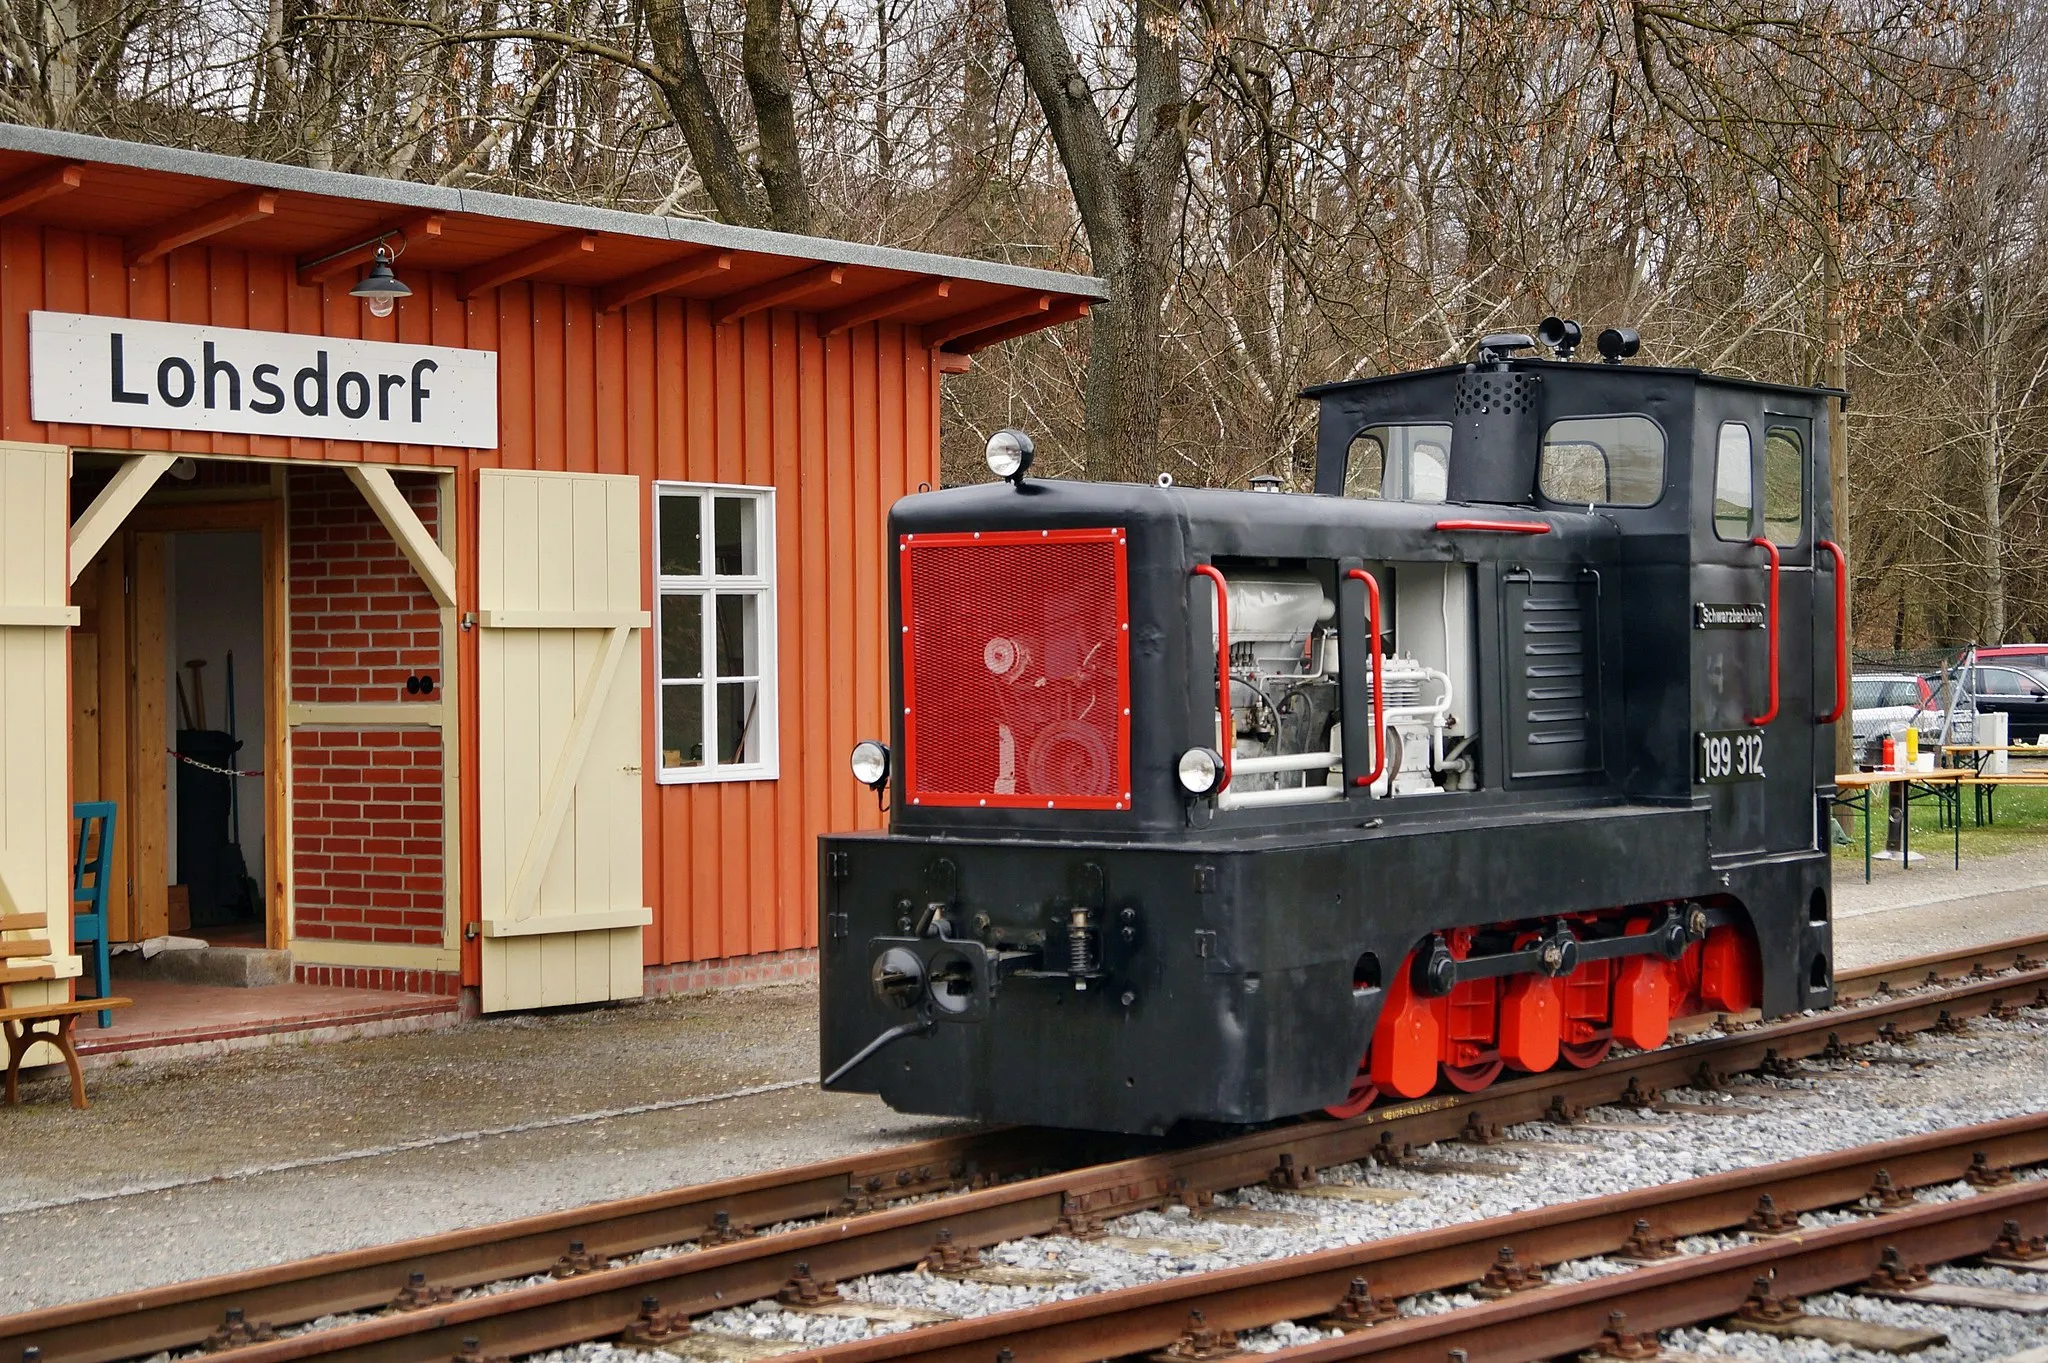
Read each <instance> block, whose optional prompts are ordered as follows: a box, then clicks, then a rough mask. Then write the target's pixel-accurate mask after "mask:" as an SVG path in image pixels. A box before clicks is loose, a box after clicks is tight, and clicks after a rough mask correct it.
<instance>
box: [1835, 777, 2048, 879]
mask: <svg viewBox="0 0 2048 1363" xmlns="http://www.w3.org/2000/svg"><path fill="white" fill-rule="evenodd" d="M1871 795H1872V799H1871V810H1870V812H1871V817H1872V819H1873V822H1872V824H1871V826H1870V846H1871V850H1872V851H1877V852H1881V851H1883V850H1884V832H1885V796H1884V791H1882V790H1879V789H1873V790H1872V792H1871ZM1975 798H1976V797H1975V796H1973V795H1972V794H1971V793H1970V791H1969V790H1968V789H1964V790H1963V791H1962V808H1963V835H1962V842H1963V859H1964V860H1965V861H1968V860H1969V859H1970V858H1971V857H1973V856H1976V857H1995V856H2000V855H2002V854H2004V853H2007V852H2018V851H2022V850H2024V849H2026V848H2029V847H2038V846H2040V845H2041V843H2042V841H2043V839H2044V838H2048V787H2044V786H2006V787H2004V788H2002V789H1998V791H1997V796H1996V812H1997V818H1998V822H1997V823H1995V824H1986V825H1985V826H1984V827H1982V828H1979V827H1978V826H1977V818H1976V809H1975V805H1974V800H1975ZM1912 810H1913V850H1914V851H1916V852H1922V853H1925V854H1926V855H1928V856H1930V857H1931V856H1934V855H1936V854H1937V853H1938V852H1939V853H1947V852H1949V851H1950V849H1952V848H1953V847H1954V845H1955V844H1954V843H1953V842H1952V841H1951V838H1952V837H1953V836H1954V835H1953V834H1952V833H1951V832H1950V831H1949V830H1948V829H1947V828H1945V827H1943V826H1942V825H1941V823H1940V817H1941V810H1940V806H1939V805H1938V804H1937V803H1936V802H1935V801H1933V800H1930V799H1916V800H1914V801H1913V805H1912ZM1835 856H1836V857H1837V858H1838V859H1842V860H1846V861H1853V862H1857V863H1859V864H1860V863H1861V862H1862V860H1863V824H1862V819H1861V816H1860V815H1859V816H1855V817H1854V818H1852V821H1851V824H1850V830H1849V844H1848V845H1847V846H1842V845H1840V844H1837V845H1836V847H1835Z"/></svg>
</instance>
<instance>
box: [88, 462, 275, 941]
mask: <svg viewBox="0 0 2048 1363" xmlns="http://www.w3.org/2000/svg"><path fill="white" fill-rule="evenodd" d="M284 513H285V504H284V498H283V497H281V496H277V495H275V494H273V495H271V496H266V497H242V498H238V499H236V500H232V501H213V502H199V503H194V504H192V505H187V506H140V507H137V508H136V509H135V510H134V511H132V512H130V513H129V516H128V519H127V522H126V523H125V524H124V525H123V526H122V528H121V533H122V534H123V536H125V537H129V539H130V544H131V551H130V552H131V554H132V552H133V550H132V543H133V537H135V536H139V535H152V534H168V535H190V534H206V533H209V532H228V531H250V530H254V531H257V532H258V533H260V534H261V536H262V546H263V547H262V555H263V569H262V571H263V689H264V716H263V886H264V893H263V920H264V925H263V938H264V944H265V945H266V946H269V947H271V948H273V949H275V950H284V949H286V948H288V947H289V946H290V945H291V921H292V917H291V882H290V877H289V875H288V873H287V869H286V868H287V867H288V866H289V865H290V858H289V856H288V855H287V850H288V849H287V848H286V846H285V839H286V837H287V836H288V829H289V826H290V825H289V819H288V818H287V809H286V801H287V799H288V798H289V796H290V790H289V787H288V784H287V782H286V780H285V706H286V676H285V648H286V635H285V627H286V620H285V607H286V584H285V514H284ZM143 708H144V707H142V706H141V705H139V704H135V703H132V702H131V704H130V706H129V713H130V715H131V717H133V721H134V722H139V720H140V716H141V714H142V713H143ZM157 714H158V716H159V720H160V721H161V720H162V718H163V717H162V714H161V710H159V711H157ZM156 727H157V730H158V732H156V733H154V734H149V733H141V732H138V733H137V734H136V735H135V738H136V742H137V744H138V745H142V744H148V743H155V744H156V745H157V746H158V747H159V748H163V749H168V748H169V746H170V743H169V734H168V732H167V729H168V725H167V724H166V723H162V722H159V724H158V725H157V726H156ZM137 831H138V832H140V831H141V830H140V827H139V824H138V830H137ZM137 861H138V863H139V861H140V858H138V859H137ZM138 901H139V896H138Z"/></svg>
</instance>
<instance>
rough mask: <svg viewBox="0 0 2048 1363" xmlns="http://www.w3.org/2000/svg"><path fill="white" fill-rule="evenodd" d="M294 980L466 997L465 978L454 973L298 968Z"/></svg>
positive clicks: (352, 967) (386, 968)
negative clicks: (464, 992)
mask: <svg viewBox="0 0 2048 1363" xmlns="http://www.w3.org/2000/svg"><path fill="white" fill-rule="evenodd" d="M292 978H293V979H294V980H297V981H298V982H299V983H300V984H325V985H334V986H338V987H340V988H343V989H389V990H394V991H396V992H398V993H401V994H439V995H441V996H442V997H443V998H455V997H458V996H460V995H461V993H462V976H461V975H459V974H457V973H456V972H455V971H452V970H397V969H393V968H391V967H389V966H355V965H294V966H293V967H292Z"/></svg>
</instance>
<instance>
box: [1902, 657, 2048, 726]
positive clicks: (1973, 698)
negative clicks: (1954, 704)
mask: <svg viewBox="0 0 2048 1363" xmlns="http://www.w3.org/2000/svg"><path fill="white" fill-rule="evenodd" d="M1978 657H1979V659H1980V660H1981V659H1982V657H1983V655H1982V654H1981V653H1980V654H1979V655H1978ZM1949 677H1950V680H1951V681H1952V682H1953V684H1954V688H1953V689H1954V691H1955V693H1956V695H1957V697H1958V699H1959V702H1960V704H1961V706H1962V707H1964V708H1967V709H1973V710H1975V711H1976V712H1977V713H1978V714H2003V715H2005V716H2006V717H2007V718H2006V742H2008V743H2038V742H2039V741H2040V740H2041V737H2042V735H2043V734H2048V672H2039V671H2035V670H2034V669H2032V668H2027V667H2012V666H2007V665H2005V664H2002V663H2001V664H1992V665H1989V666H1987V665H1986V664H1984V663H1983V662H1982V661H1979V663H1978V664H1977V666H1975V667H1964V668H1958V669H1956V670H1955V671H1953V672H1951V673H1950V674H1949ZM1926 680H1927V681H1928V683H1929V684H1930V685H1931V686H1932V688H1933V690H1934V693H1935V696H1934V700H1933V702H1931V704H1932V705H1934V706H1939V705H1940V704H1941V703H1942V702H1943V701H1944V700H1946V696H1945V695H1944V694H1943V690H1944V688H1943V687H1942V685H1941V678H1940V676H1939V674H1937V675H1935V676H1932V677H1929V678H1927V679H1926Z"/></svg>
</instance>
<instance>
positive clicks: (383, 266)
mask: <svg viewBox="0 0 2048 1363" xmlns="http://www.w3.org/2000/svg"><path fill="white" fill-rule="evenodd" d="M393 258H394V257H393V256H392V254H391V248H390V247H388V246H386V245H385V244H384V243H383V242H381V241H380V242H378V243H377V255H376V258H375V259H374V260H372V261H371V262H370V272H369V273H368V274H366V275H364V276H363V277H362V278H361V279H360V280H358V281H357V282H356V286H355V287H354V288H353V289H350V290H349V291H348V292H349V297H351V298H360V299H362V300H363V304H364V306H365V307H367V308H369V310H370V316H372V317H389V316H390V315H391V309H392V308H394V307H396V306H398V300H399V299H401V298H410V297H412V289H411V287H410V286H408V285H407V284H406V282H405V281H404V280H403V279H400V278H399V277H398V276H397V275H396V274H394V273H393V272H392V269H391V262H392V260H393Z"/></svg>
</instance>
